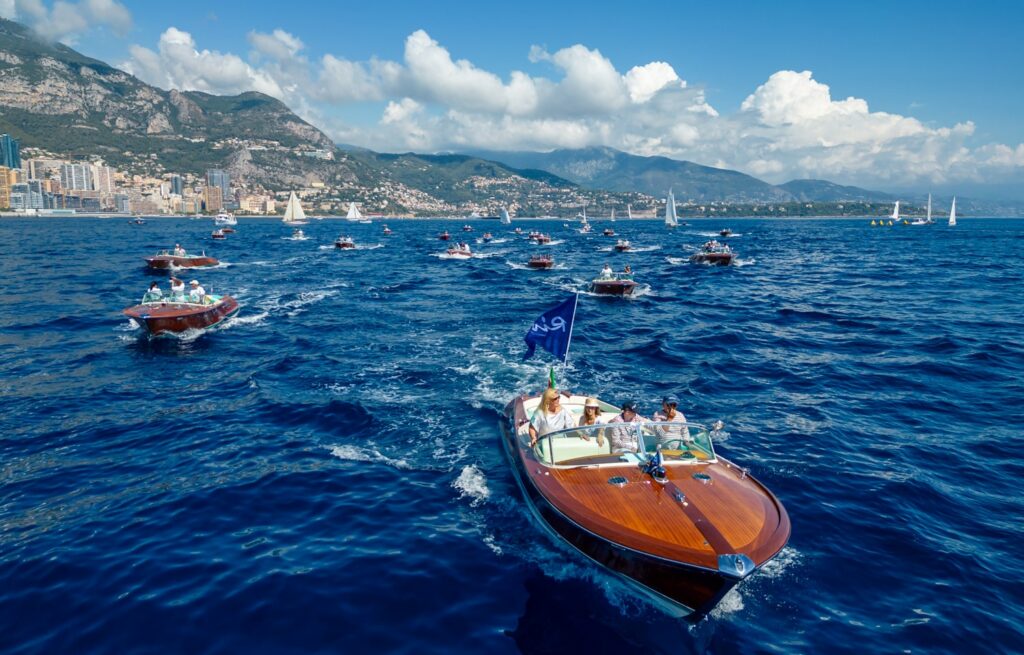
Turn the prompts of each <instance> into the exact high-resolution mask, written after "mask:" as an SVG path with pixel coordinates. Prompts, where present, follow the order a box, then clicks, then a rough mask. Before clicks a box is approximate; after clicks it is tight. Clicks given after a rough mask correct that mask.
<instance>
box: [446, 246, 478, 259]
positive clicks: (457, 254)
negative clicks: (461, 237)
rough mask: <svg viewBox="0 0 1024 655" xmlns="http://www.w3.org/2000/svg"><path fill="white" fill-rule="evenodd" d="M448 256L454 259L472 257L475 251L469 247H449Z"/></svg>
mask: <svg viewBox="0 0 1024 655" xmlns="http://www.w3.org/2000/svg"><path fill="white" fill-rule="evenodd" d="M448 256H449V257H451V258H453V259H472V258H473V253H472V252H470V250H469V249H468V248H467V249H463V248H449V249H448Z"/></svg>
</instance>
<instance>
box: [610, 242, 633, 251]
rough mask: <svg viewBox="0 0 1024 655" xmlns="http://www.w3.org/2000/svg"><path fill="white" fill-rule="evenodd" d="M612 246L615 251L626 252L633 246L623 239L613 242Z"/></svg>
mask: <svg viewBox="0 0 1024 655" xmlns="http://www.w3.org/2000/svg"><path fill="white" fill-rule="evenodd" d="M614 248H615V252H627V251H629V250H632V249H633V246H631V245H630V243H629V241H627V240H625V239H619V240H618V241H616V242H615V246H614Z"/></svg>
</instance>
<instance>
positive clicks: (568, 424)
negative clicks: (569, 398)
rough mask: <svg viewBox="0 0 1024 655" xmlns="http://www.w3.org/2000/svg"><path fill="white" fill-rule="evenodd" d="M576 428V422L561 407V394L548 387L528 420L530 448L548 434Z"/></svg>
mask: <svg viewBox="0 0 1024 655" xmlns="http://www.w3.org/2000/svg"><path fill="white" fill-rule="evenodd" d="M574 427H576V420H575V419H573V417H572V414H571V413H570V412H569V410H567V409H566V408H564V407H562V398H561V394H560V393H558V389H555V388H554V387H548V388H547V389H545V390H544V395H542V396H541V399H540V404H539V405H537V411H535V412H534V413H533V418H532V419H530V447H531V448H533V447H534V446H536V445H537V439H540V438H541V437H543V436H544V435H546V434H548V433H549V432H558V431H559V430H568V429H569V428H574Z"/></svg>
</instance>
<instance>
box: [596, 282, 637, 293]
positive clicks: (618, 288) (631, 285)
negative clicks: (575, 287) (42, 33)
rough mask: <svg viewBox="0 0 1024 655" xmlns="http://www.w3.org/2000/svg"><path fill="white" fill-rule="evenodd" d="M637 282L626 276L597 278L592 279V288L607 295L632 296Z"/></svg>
mask: <svg viewBox="0 0 1024 655" xmlns="http://www.w3.org/2000/svg"><path fill="white" fill-rule="evenodd" d="M634 289H636V282H634V281H633V280H630V279H625V278H597V279H595V280H591V282H590V290H591V291H592V292H593V293H599V294H602V295H605V296H631V295H633V290H634Z"/></svg>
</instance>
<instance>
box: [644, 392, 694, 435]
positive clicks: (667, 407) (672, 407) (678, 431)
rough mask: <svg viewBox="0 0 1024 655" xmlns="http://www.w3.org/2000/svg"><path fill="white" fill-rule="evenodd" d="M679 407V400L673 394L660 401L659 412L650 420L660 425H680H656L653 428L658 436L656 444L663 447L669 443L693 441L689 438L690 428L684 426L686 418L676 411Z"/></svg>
mask: <svg viewBox="0 0 1024 655" xmlns="http://www.w3.org/2000/svg"><path fill="white" fill-rule="evenodd" d="M678 406H679V398H677V397H676V396H675V394H669V395H667V396H665V397H664V398H662V399H661V411H660V412H655V413H654V418H653V419H652V420H654V421H657V422H660V423H679V424H681V425H678V426H676V425H658V426H655V428H654V430H655V432H656V433H657V435H658V443H659V444H660V445H661V446H662V447H665V446H666V444H667V443H668V442H669V441H675V442H677V443H676V444H674V445H676V446H678V445H679V444H678V441H679V440H680V439H682V440H683V441H693V439H692V438H691V437H690V428H689V427H687V425H686V417H685V416H683V413H682V412H680V411H678V410H677V409H676V407H678Z"/></svg>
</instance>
